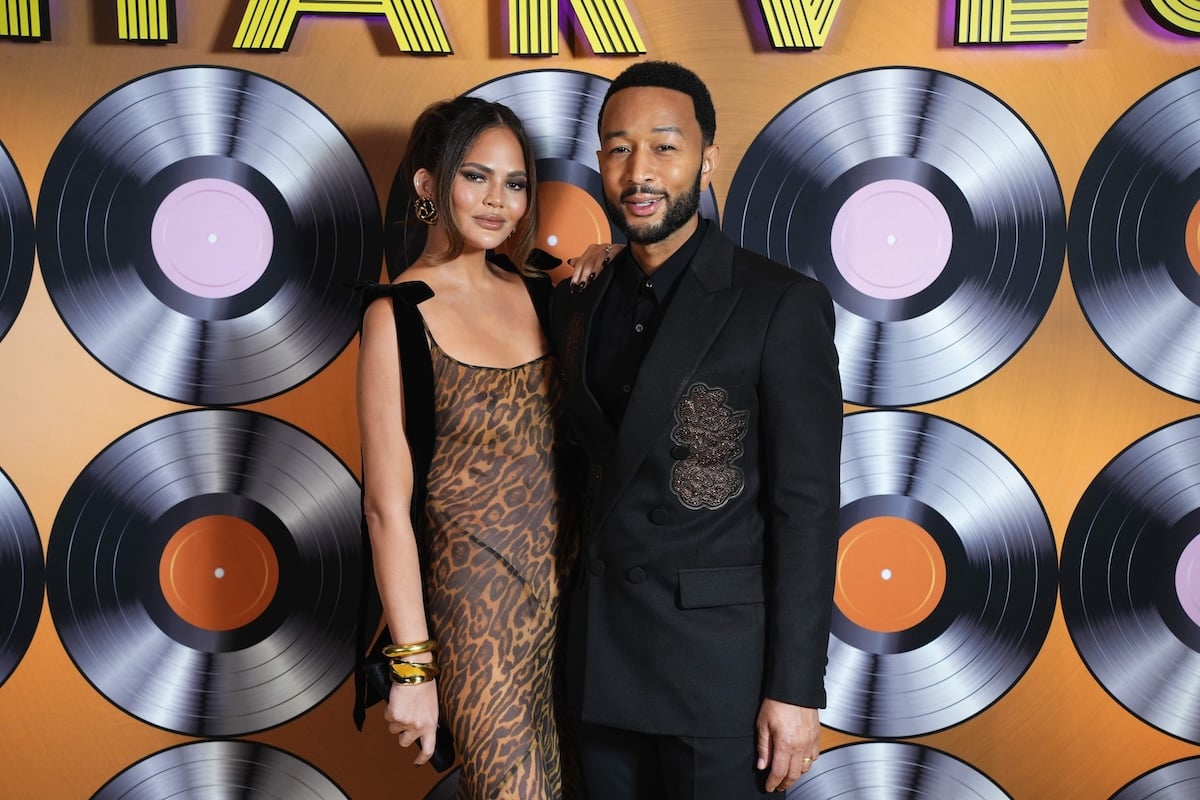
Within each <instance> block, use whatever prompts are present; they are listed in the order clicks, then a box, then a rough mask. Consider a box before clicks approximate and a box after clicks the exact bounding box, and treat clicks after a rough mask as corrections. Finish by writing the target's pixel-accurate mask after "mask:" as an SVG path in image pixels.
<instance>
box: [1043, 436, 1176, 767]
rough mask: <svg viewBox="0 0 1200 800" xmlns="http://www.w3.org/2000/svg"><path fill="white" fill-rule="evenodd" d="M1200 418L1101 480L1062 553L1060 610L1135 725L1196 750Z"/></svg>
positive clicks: (1135, 447) (1133, 449)
mask: <svg viewBox="0 0 1200 800" xmlns="http://www.w3.org/2000/svg"><path fill="white" fill-rule="evenodd" d="M1198 533H1200V417H1190V418H1188V419H1185V420H1181V421H1179V422H1175V423H1172V424H1170V425H1167V426H1166V427H1163V428H1160V429H1158V430H1157V431H1154V432H1152V433H1150V434H1147V435H1146V436H1145V437H1143V438H1141V439H1139V440H1138V441H1137V442H1134V443H1133V444H1132V445H1130V446H1129V447H1128V448H1126V449H1125V450H1124V451H1123V452H1121V453H1120V454H1118V455H1117V456H1116V457H1115V458H1114V459H1113V460H1112V461H1111V462H1109V463H1108V464H1107V465H1106V466H1105V467H1104V469H1102V470H1101V471H1100V474H1098V475H1097V476H1096V477H1095V478H1094V479H1093V480H1092V482H1091V484H1089V485H1088V488H1087V490H1086V491H1085V492H1084V493H1083V496H1082V497H1081V498H1080V500H1079V503H1078V504H1077V505H1076V507H1075V511H1074V512H1073V513H1072V515H1071V520H1070V523H1069V524H1068V526H1067V532H1066V535H1065V537H1064V539H1063V547H1062V578H1061V581H1062V586H1061V595H1062V607H1063V618H1064V620H1065V621H1066V624H1067V630H1068V631H1069V632H1070V634H1071V639H1072V641H1073V642H1074V644H1075V648H1076V649H1077V650H1078V651H1079V655H1080V657H1081V658H1082V659H1083V662H1084V663H1085V664H1086V665H1087V668H1088V669H1089V670H1090V671H1091V673H1092V675H1093V676H1094V677H1095V679H1096V680H1097V681H1098V682H1099V683H1100V685H1101V686H1102V687H1103V688H1104V689H1105V691H1107V692H1108V693H1109V694H1110V695H1112V697H1113V699H1115V700H1116V701H1117V702H1118V703H1120V704H1121V705H1122V706H1124V707H1125V708H1126V709H1127V710H1128V711H1129V712H1130V713H1132V714H1134V715H1136V716H1137V717H1139V718H1140V719H1142V720H1143V721H1144V722H1146V723H1148V724H1150V725H1153V726H1154V727H1156V728H1158V729H1159V730H1162V731H1164V732H1166V733H1169V734H1171V735H1173V736H1177V737H1179V738H1180V739H1186V740H1187V741H1189V742H1193V743H1197V744H1200V702H1198V701H1200V689H1198V687H1200V535H1198Z"/></svg>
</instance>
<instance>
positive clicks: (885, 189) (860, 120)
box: [724, 67, 1066, 406]
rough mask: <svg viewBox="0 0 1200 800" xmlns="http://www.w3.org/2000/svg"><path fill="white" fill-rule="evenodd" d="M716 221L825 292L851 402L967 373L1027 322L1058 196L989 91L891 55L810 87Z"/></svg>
mask: <svg viewBox="0 0 1200 800" xmlns="http://www.w3.org/2000/svg"><path fill="white" fill-rule="evenodd" d="M725 205H726V214H725V222H724V230H725V232H726V233H727V234H729V236H730V237H731V238H733V239H734V240H735V241H737V242H739V243H741V244H742V245H743V246H745V247H747V248H749V249H751V250H754V251H757V252H759V253H763V254H765V255H767V256H769V257H771V258H773V259H775V260H776V261H779V262H781V263H784V264H787V265H789V266H790V267H792V268H793V269H795V270H798V271H800V272H804V273H806V274H808V275H812V276H815V277H817V278H819V279H820V280H821V281H822V282H824V283H825V285H826V286H827V287H828V288H829V290H830V292H831V293H832V294H833V298H834V303H835V305H836V310H837V347H838V352H839V353H840V354H841V359H842V360H841V364H842V386H843V391H844V394H845V398H846V400H847V401H848V402H851V403H855V404H858V405H872V406H903V405H914V404H919V403H927V402H930V401H933V400H937V399H939V398H942V397H946V396H947V395H950V394H953V393H955V392H958V391H961V390H963V389H965V388H967V387H969V386H971V385H973V384H975V383H977V382H978V381H980V380H982V379H983V378H985V377H987V376H988V375H990V374H991V373H992V372H993V371H995V370H996V369H998V368H999V367H1000V366H1002V365H1003V364H1004V363H1005V362H1006V361H1007V360H1008V359H1009V358H1011V357H1012V356H1013V355H1014V354H1015V353H1016V352H1017V351H1018V350H1019V349H1020V348H1021V346H1022V345H1023V344H1024V343H1025V342H1026V341H1027V340H1028V339H1029V337H1030V336H1031V335H1032V334H1033V331H1034V329H1035V328H1036V327H1037V326H1038V324H1039V323H1040V322H1041V320H1042V317H1043V316H1044V315H1045V313H1046V311H1047V309H1048V308H1049V306H1050V302H1051V300H1052V299H1053V296H1054V292H1055V290H1056V288H1057V286H1058V282H1059V278H1060V276H1061V273H1062V261H1063V253H1064V250H1065V242H1066V222H1065V220H1066V212H1065V209H1064V204H1063V196H1062V190H1061V188H1060V187H1059V183H1058V178H1057V176H1056V175H1055V172H1054V168H1053V166H1052V165H1051V163H1050V160H1049V158H1048V156H1047V155H1046V152H1045V151H1044V149H1043V148H1042V146H1041V143H1040V142H1039V141H1038V139H1037V138H1036V136H1035V135H1034V134H1033V132H1032V131H1031V130H1030V129H1029V128H1028V126H1027V125H1025V123H1024V122H1023V121H1022V120H1021V119H1020V118H1019V117H1018V116H1017V115H1016V113H1015V112H1014V111H1013V110H1012V109H1011V108H1009V107H1008V106H1007V105H1005V104H1004V103H1003V102H1002V101H1000V100H999V99H998V98H996V97H995V96H994V95H992V94H989V93H988V92H987V91H985V90H983V89H981V88H980V87H978V86H976V85H974V84H972V83H969V82H967V81H965V80H963V79H962V78H958V77H955V76H953V75H948V74H946V73H942V72H937V71H934V70H929V69H917V68H908V67H889V68H878V69H871V70H866V71H863V72H857V73H853V74H850V75H845V76H842V77H839V78H836V79H834V80H832V81H829V82H828V83H825V84H823V85H821V86H818V87H817V88H815V89H813V90H811V91H809V92H808V93H806V94H804V95H802V96H801V97H800V98H799V99H797V100H796V101H795V102H793V103H792V104H791V105H790V106H788V107H787V108H785V109H784V110H783V111H782V112H780V113H779V114H778V115H777V116H776V117H775V118H774V119H773V120H771V122H770V123H768V124H767V126H766V128H764V129H763V131H762V132H761V133H760V134H759V135H758V136H757V137H756V138H755V140H754V141H753V142H752V143H751V145H750V148H749V149H748V150H747V152H746V155H745V156H744V157H743V158H742V160H741V162H740V163H739V165H738V169H737V172H736V173H735V175H734V177H733V182H732V184H731V186H730V190H729V198H728V200H727V201H726V204H725Z"/></svg>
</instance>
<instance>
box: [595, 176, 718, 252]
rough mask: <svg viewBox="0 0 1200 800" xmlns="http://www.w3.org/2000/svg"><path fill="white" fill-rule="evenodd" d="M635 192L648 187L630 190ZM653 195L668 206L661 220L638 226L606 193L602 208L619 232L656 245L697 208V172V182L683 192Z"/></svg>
mask: <svg viewBox="0 0 1200 800" xmlns="http://www.w3.org/2000/svg"><path fill="white" fill-rule="evenodd" d="M638 191H640V192H642V193H643V194H650V193H651V192H649V191H647V187H638V189H636V190H634V192H631V193H636V192H638ZM655 194H658V196H659V197H662V198H663V200H664V202H666V205H667V210H666V213H665V214H663V218H662V221H661V222H658V223H653V224H646V225H638V226H635V225H632V224H630V221H629V218H628V217H626V216H625V208H624V206H623V205H622V204H620V203H617V204H615V205H614V204H613V202H612V201H611V200H609V199H608V196H607V195H605V197H604V210H605V211H606V212H608V218H609V220H610V221H611V222H612V224H614V225H616V226H617V227H618V228H620V229H621V232H622V233H624V234H625V238H626V239H628V240H629V241H630V242H632V243H633V244H655V243H657V242H661V241H662V240H663V239H666V238H667V237H668V236H670V235H671V234H672V233H674V232H675V231H677V230H679V229H680V228H682V227H683V226H684V225H685V224H686V223H687V221H688V220H690V219H691V218H692V217H693V216H695V215H696V214H697V213H698V212H699V211H700V172H699V171H697V172H696V182H695V183H694V184H693V185H692V188H691V189H689V190H688V191H687V192H685V193H684V194H681V195H678V196H676V197H669V196H668V195H666V194H663V193H658V192H656V193H655Z"/></svg>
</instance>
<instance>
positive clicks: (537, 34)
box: [508, 0, 646, 56]
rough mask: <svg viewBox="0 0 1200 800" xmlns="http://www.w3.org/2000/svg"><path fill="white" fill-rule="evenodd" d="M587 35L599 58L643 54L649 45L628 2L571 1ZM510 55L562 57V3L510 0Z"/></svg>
mask: <svg viewBox="0 0 1200 800" xmlns="http://www.w3.org/2000/svg"><path fill="white" fill-rule="evenodd" d="M571 8H572V9H573V10H574V12H575V18H576V19H578V20H579V25H580V27H581V28H582V29H583V35H584V37H585V38H586V39H587V41H588V45H589V46H591V48H592V52H594V53H596V54H597V55H604V56H612V55H620V56H629V55H642V54H644V53H645V52H646V45H645V44H643V43H642V35H641V33H640V32H639V31H638V29H637V25H635V24H634V22H633V18H632V17H631V16H630V14H629V8H628V7H627V6H626V5H625V0H571ZM508 52H509V53H510V54H511V55H514V56H556V55H558V0H508Z"/></svg>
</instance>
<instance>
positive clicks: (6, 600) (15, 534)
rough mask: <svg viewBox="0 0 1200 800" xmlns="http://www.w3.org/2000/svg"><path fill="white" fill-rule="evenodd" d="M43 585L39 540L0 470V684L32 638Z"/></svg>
mask: <svg viewBox="0 0 1200 800" xmlns="http://www.w3.org/2000/svg"><path fill="white" fill-rule="evenodd" d="M45 588H46V568H45V562H44V561H43V559H42V539H41V537H40V536H39V535H38V530H37V526H36V525H35V524H34V521H33V516H32V515H31V514H30V513H29V506H27V505H26V504H25V500H24V498H23V497H21V493H20V492H18V491H17V487H15V486H13V484H12V483H11V482H10V481H9V479H8V476H7V475H5V474H4V472H3V471H0V685H3V684H4V682H5V681H7V680H8V678H9V676H11V675H12V674H13V671H14V670H16V668H17V665H18V664H19V663H20V662H21V659H22V658H23V657H24V655H25V652H26V650H28V648H29V643H30V642H31V641H33V634H34V631H36V630H37V626H38V620H39V619H40V618H41V616H42V595H43V593H44V592H45Z"/></svg>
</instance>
